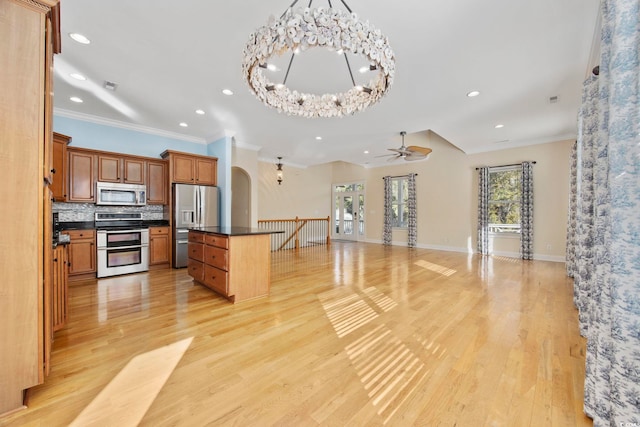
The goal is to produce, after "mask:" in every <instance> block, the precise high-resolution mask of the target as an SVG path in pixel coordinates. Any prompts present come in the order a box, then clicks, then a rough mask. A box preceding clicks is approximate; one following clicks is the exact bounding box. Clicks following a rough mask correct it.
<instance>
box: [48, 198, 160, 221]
mask: <svg viewBox="0 0 640 427" xmlns="http://www.w3.org/2000/svg"><path fill="white" fill-rule="evenodd" d="M52 210H53V212H58V218H59V221H60V222H85V221H93V220H94V219H95V213H96V212H109V213H112V212H142V219H144V220H156V219H166V218H165V216H164V206H162V205H146V206H97V205H94V204H92V203H61V202H55V203H53V207H52Z"/></svg>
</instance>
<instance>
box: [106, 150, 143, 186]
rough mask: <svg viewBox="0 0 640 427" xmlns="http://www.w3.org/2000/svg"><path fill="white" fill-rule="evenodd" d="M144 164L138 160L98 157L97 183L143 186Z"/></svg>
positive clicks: (112, 156)
mask: <svg viewBox="0 0 640 427" xmlns="http://www.w3.org/2000/svg"><path fill="white" fill-rule="evenodd" d="M144 166H145V162H144V160H142V159H140V158H134V157H127V156H119V155H107V154H99V155H98V181H100V182H120V183H126V184H145V167H144Z"/></svg>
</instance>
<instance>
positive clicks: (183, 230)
mask: <svg viewBox="0 0 640 427" xmlns="http://www.w3.org/2000/svg"><path fill="white" fill-rule="evenodd" d="M218 198H219V195H218V187H212V186H208V185H190V184H174V185H173V266H174V267H175V268H182V267H186V266H187V258H188V252H187V246H188V233H189V228H190V227H212V226H218V225H220V223H219V221H218V218H219V217H218Z"/></svg>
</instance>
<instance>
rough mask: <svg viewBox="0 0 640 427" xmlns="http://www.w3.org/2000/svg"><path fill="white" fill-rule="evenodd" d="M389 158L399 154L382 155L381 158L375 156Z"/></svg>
mask: <svg viewBox="0 0 640 427" xmlns="http://www.w3.org/2000/svg"><path fill="white" fill-rule="evenodd" d="M389 156H394V157H395V156H397V154H382V155H380V156H375V157H389Z"/></svg>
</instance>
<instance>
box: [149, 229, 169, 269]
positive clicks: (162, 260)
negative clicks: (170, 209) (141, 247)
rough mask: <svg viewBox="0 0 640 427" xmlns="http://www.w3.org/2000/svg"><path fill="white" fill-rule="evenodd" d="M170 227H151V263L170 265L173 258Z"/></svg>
mask: <svg viewBox="0 0 640 427" xmlns="http://www.w3.org/2000/svg"><path fill="white" fill-rule="evenodd" d="M170 250H171V234H170V233H169V227H149V265H150V266H163V265H166V266H169V261H170V260H171V253H170Z"/></svg>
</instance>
